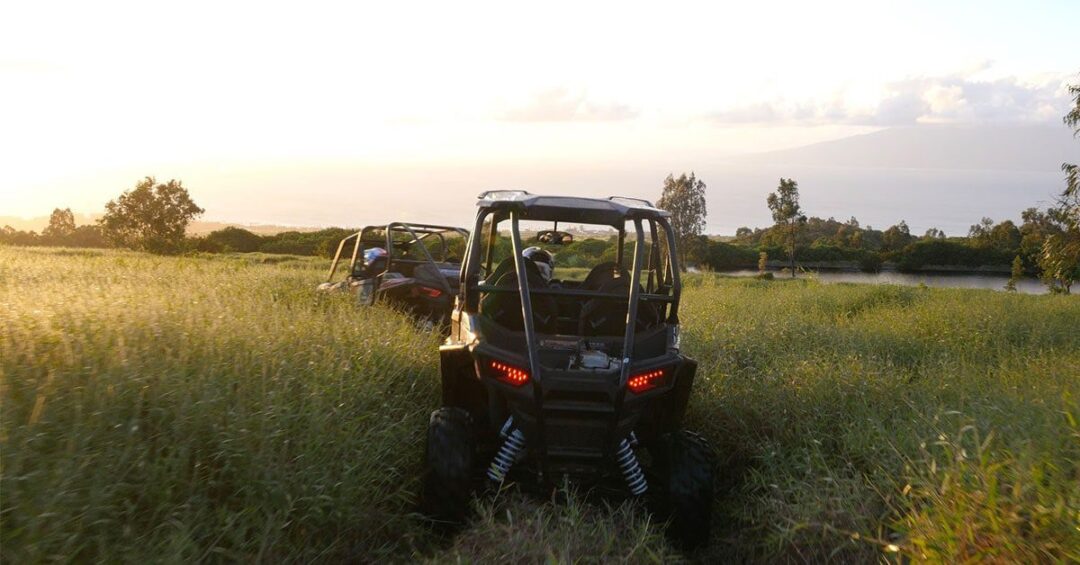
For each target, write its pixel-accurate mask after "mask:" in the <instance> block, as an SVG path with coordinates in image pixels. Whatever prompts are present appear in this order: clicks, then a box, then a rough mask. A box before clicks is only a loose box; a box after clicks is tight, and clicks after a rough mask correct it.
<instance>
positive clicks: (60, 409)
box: [0, 248, 1080, 563]
mask: <svg viewBox="0 0 1080 565" xmlns="http://www.w3.org/2000/svg"><path fill="white" fill-rule="evenodd" d="M325 266H326V265H325V262H324V261H318V260H314V259H310V258H296V257H288V256H269V255H261V254H251V255H240V256H237V255H232V256H202V257H157V256H152V255H147V254H141V253H132V252H124V251H98V250H71V249H15V248H0V281H3V284H2V285H0V305H2V307H0V379H2V382H0V395H2V396H0V401H2V405H3V410H2V411H0V441H2V442H3V449H2V450H0V467H2V469H3V474H2V476H0V493H2V497H0V519H2V524H3V527H2V528H0V561H3V562H12V563H21V562H38V561H44V560H60V561H105V562H116V561H132V562H142V561H184V562H188V561H198V560H206V559H213V560H238V561H326V562H341V561H361V562H363V561H374V560H394V561H405V560H420V559H431V560H435V561H448V560H454V561H462V562H470V561H473V562H488V561H502V560H511V559H512V560H521V561H528V562H538V561H548V560H552V559H555V560H557V559H560V558H568V557H570V556H573V557H575V558H580V559H584V560H596V559H625V560H632V561H662V560H671V559H673V558H676V557H677V555H676V554H675V553H674V551H673V550H672V549H671V548H670V547H668V546H667V545H666V543H665V542H664V541H663V539H662V536H661V535H660V532H661V531H662V530H661V528H659V525H658V524H656V523H654V522H652V521H651V520H650V517H649V515H648V514H647V513H645V512H643V511H642V510H641V509H640V508H639V507H637V506H635V505H632V504H619V503H615V502H613V503H611V504H610V505H607V504H604V503H603V502H591V503H589V504H583V503H582V500H583V498H584V497H586V496H588V493H580V492H579V493H574V492H569V493H564V495H563V496H560V497H556V499H557V500H556V501H555V502H554V503H553V502H550V501H547V500H544V499H533V498H527V497H522V496H518V495H515V494H513V493H503V494H500V495H499V497H498V498H496V499H495V500H491V499H488V498H484V499H481V500H480V501H478V504H479V505H480V507H481V511H480V513H479V516H478V518H477V519H476V521H475V522H474V523H473V524H472V526H470V527H469V528H468V529H467V530H466V531H465V532H464V533H462V534H461V535H460V536H458V537H457V538H455V539H454V540H453V541H452V542H446V541H443V540H439V539H436V538H434V537H432V535H431V534H430V532H429V530H428V528H427V527H426V525H425V524H424V523H423V522H422V520H421V519H420V518H419V517H418V516H417V515H416V514H415V513H414V512H413V510H414V506H413V503H414V500H415V498H414V497H415V493H416V487H417V477H418V474H419V472H420V462H421V453H422V451H423V436H424V429H425V424H426V420H427V417H428V414H429V413H430V412H431V410H433V409H434V408H435V407H436V405H437V404H438V392H437V390H438V378H437V375H438V355H437V354H436V348H437V345H438V341H439V340H438V338H437V337H436V336H434V335H431V334H428V333H424V332H423V331H420V330H418V329H417V328H415V327H414V326H413V325H412V324H411V323H410V322H409V321H408V319H407V318H405V317H404V316H399V315H396V314H395V313H393V312H391V311H387V310H383V309H376V310H366V309H358V308H357V307H356V306H355V304H354V303H353V302H352V301H351V300H350V299H349V298H348V297H347V296H344V295H342V296H334V295H315V294H314V293H312V292H311V288H312V286H313V284H314V283H315V282H316V281H317V280H318V279H319V278H320V277H321V275H322V273H323V272H324V270H325ZM59 272H62V273H64V276H63V277H58V276H56V273H59ZM687 286H688V288H687V290H686V293H685V301H684V303H683V309H682V310H681V312H680V314H681V316H680V317H681V318H682V320H683V323H684V327H683V332H682V333H683V346H684V349H685V350H686V352H687V353H688V354H689V355H691V356H693V357H695V358H697V359H698V360H699V362H700V367H699V371H698V379H697V381H696V385H695V389H694V392H693V398H692V399H691V404H690V414H689V416H688V417H689V420H688V422H687V425H688V427H690V428H693V429H698V430H700V431H702V432H704V434H705V435H706V436H707V437H708V438H709V440H710V441H711V442H712V443H713V445H714V446H715V447H716V449H717V453H718V455H719V458H720V476H721V478H722V479H721V484H720V485H719V486H720V488H719V489H718V491H717V498H716V501H715V502H716V511H717V513H718V519H716V520H715V521H714V523H715V527H716V531H715V532H714V534H715V535H714V539H715V542H714V543H713V545H712V546H711V547H710V548H709V549H708V550H706V552H705V553H704V554H702V555H698V556H696V557H698V558H701V559H704V560H707V561H713V562H716V561H725V562H730V561H751V562H776V561H784V560H798V561H826V560H834V561H846V562H855V561H858V562H866V561H873V560H878V559H896V560H903V559H912V560H930V561H940V562H961V561H998V562H1024V563H1030V562H1045V561H1070V560H1072V561H1075V560H1077V559H1080V531H1078V530H1077V529H1076V527H1075V526H1076V524H1077V523H1078V521H1080V480H1077V478H1078V477H1080V424H1078V422H1080V380H1078V379H1076V378H1075V376H1076V375H1077V374H1080V334H1077V332H1076V331H1075V330H1076V327H1077V325H1078V324H1080V301H1078V300H1076V299H1075V298H1074V297H1068V296H1055V295H1046V296H1032V295H1017V294H1013V293H995V292H988V291H970V290H952V289H927V288H913V287H894V286H861V285H821V284H818V283H815V282H814V281H805V280H797V281H758V280H736V279H725V278H722V277H718V276H715V275H690V276H688V277H687ZM763 305H768V307H763Z"/></svg>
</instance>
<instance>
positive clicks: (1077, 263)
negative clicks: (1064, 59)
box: [1039, 84, 1080, 294]
mask: <svg viewBox="0 0 1080 565" xmlns="http://www.w3.org/2000/svg"><path fill="white" fill-rule="evenodd" d="M1069 93H1070V94H1072V95H1073V107H1072V109H1070V110H1069V112H1068V113H1067V114H1065V117H1064V122H1065V125H1067V126H1069V127H1071V128H1072V130H1073V137H1077V136H1080V84H1074V85H1070V86H1069ZM1061 170H1062V171H1064V172H1065V190H1064V191H1063V192H1062V193H1061V196H1060V197H1059V198H1058V205H1057V207H1056V208H1051V209H1050V210H1048V212H1047V213H1048V215H1050V216H1051V217H1053V218H1054V219H1056V220H1059V221H1060V222H1061V223H1062V224H1063V229H1062V231H1061V233H1056V234H1051V235H1049V236H1047V237H1046V238H1045V239H1044V240H1043V245H1042V256H1041V257H1040V260H1039V267H1040V268H1042V271H1043V276H1042V278H1043V282H1044V283H1045V284H1046V285H1047V287H1049V288H1050V291H1051V292H1061V293H1064V294H1068V293H1069V289H1070V288H1071V287H1072V284H1073V283H1074V282H1075V281H1077V280H1080V166H1078V165H1076V164H1070V163H1063V164H1062V165H1061Z"/></svg>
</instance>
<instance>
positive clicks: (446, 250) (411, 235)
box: [326, 222, 469, 295]
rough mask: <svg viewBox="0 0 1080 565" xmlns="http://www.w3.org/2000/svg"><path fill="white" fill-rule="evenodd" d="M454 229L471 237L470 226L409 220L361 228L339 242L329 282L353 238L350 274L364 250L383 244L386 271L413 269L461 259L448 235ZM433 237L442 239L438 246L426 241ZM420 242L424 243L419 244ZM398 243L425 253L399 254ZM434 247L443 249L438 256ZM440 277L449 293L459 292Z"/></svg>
mask: <svg viewBox="0 0 1080 565" xmlns="http://www.w3.org/2000/svg"><path fill="white" fill-rule="evenodd" d="M450 233H455V234H458V235H460V236H461V238H462V241H467V240H468V239H469V232H468V230H465V229H462V228H458V227H453V226H438V225H431V224H413V223H407V222H391V223H389V224H386V225H373V226H366V227H364V228H363V229H361V230H360V231H358V232H356V233H354V234H352V235H349V236H347V237H345V238H344V239H342V240H341V243H339V244H338V247H337V252H336V253H334V261H333V263H331V265H330V272H329V273H328V274H327V275H326V282H333V280H334V275H335V274H336V272H337V269H338V264H339V263H341V260H342V251H344V250H345V248H346V246H347V245H349V244H350V242H351V243H352V253H351V254H350V256H349V263H348V273H349V276H351V275H352V274H353V273H355V272H356V271H357V267H358V266H359V265H358V264H357V261H358V260H359V261H362V260H363V252H364V251H366V250H367V249H371V248H373V247H382V248H384V249H386V255H387V264H386V269H385V270H384V272H386V273H394V272H404V273H412V272H413V271H415V269H416V267H418V266H421V265H433V266H437V265H439V264H442V263H456V262H459V261H460V258H457V261H454V260H453V259H455V258H454V257H452V256H451V255H450V253H451V250H450V247H449V244H448V243H447V239H446V235H447V234H450ZM398 234H401V235H404V236H406V237H405V238H403V239H398V240H396V241H395V239H396V238H395V235H398ZM429 238H437V240H438V242H437V244H436V246H433V245H431V244H430V243H429V242H426V241H425V240H427V239H429ZM417 243H419V244H420V245H419V246H417V245H416V244H417ZM395 246H397V247H399V248H401V247H403V248H405V249H407V250H412V249H414V248H415V247H419V248H420V249H421V250H422V251H423V256H422V258H421V259H403V258H401V257H397V258H395V257H396V256H398V255H399V254H398V253H396V251H397V250H395ZM432 247H434V248H436V249H437V250H438V251H439V257H438V259H436V257H435V256H434V255H432V253H431V250H430V249H429V248H432ZM437 280H438V282H440V283H441V285H442V287H443V288H442V289H441V290H443V292H445V293H447V294H448V295H450V294H453V293H454V292H455V289H453V288H451V286H450V284H449V282H448V281H446V280H444V279H437Z"/></svg>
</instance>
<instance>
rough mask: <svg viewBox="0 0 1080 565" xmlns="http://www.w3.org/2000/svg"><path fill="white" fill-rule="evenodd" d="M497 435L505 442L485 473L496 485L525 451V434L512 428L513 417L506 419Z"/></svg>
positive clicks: (503, 478) (504, 477)
mask: <svg viewBox="0 0 1080 565" xmlns="http://www.w3.org/2000/svg"><path fill="white" fill-rule="evenodd" d="M499 435H500V436H502V437H503V438H505V441H503V444H502V445H501V446H500V447H499V451H498V452H497V453H495V458H494V459H492V460H491V466H490V467H488V472H487V476H488V478H489V479H491V480H493V481H495V482H497V483H501V482H503V480H505V479H506V474H507V473H509V472H510V467H512V466H513V465H514V461H517V458H518V455H520V454H521V451H522V450H524V449H525V434H523V433H521V430H519V429H517V428H515V427H514V417H513V416H511V417H509V418H507V419H506V423H505V424H503V427H502V431H500V432H499Z"/></svg>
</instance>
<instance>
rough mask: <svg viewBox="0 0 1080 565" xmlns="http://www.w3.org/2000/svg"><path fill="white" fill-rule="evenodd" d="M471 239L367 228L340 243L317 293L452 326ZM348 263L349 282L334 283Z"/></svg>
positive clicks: (441, 230) (394, 226)
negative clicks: (351, 295) (337, 293)
mask: <svg viewBox="0 0 1080 565" xmlns="http://www.w3.org/2000/svg"><path fill="white" fill-rule="evenodd" d="M468 238H469V232H468V231H467V230H465V229H462V228H455V227H449V226H431V225H424V224H409V223H405V222H393V223H390V224H387V225H385V226H367V227H365V228H363V229H362V230H360V231H358V232H356V233H354V234H352V235H350V236H348V237H346V238H344V239H342V240H341V243H339V244H338V248H337V253H335V254H334V262H333V264H332V265H331V266H330V273H329V275H327V277H326V282H324V283H322V284H320V285H319V290H323V291H333V290H347V291H351V292H355V293H356V295H357V301H358V302H359V303H360V304H363V305H371V304H374V303H376V302H386V303H389V304H393V305H396V306H398V307H400V308H403V309H405V310H406V311H408V312H410V313H411V314H413V315H414V316H416V317H417V318H419V319H421V320H428V321H430V322H432V323H436V324H448V323H449V320H450V311H451V310H452V309H453V304H454V297H455V296H457V292H458V281H459V280H460V275H461V257H462V255H463V254H464V252H465V244H466V242H467V241H468ZM343 253H349V254H348V255H343ZM365 258H366V260H365ZM346 260H347V261H348V267H347V270H346V276H345V278H344V279H343V280H340V281H335V280H334V276H335V274H336V273H337V270H338V265H339V264H340V263H342V262H343V261H346Z"/></svg>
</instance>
